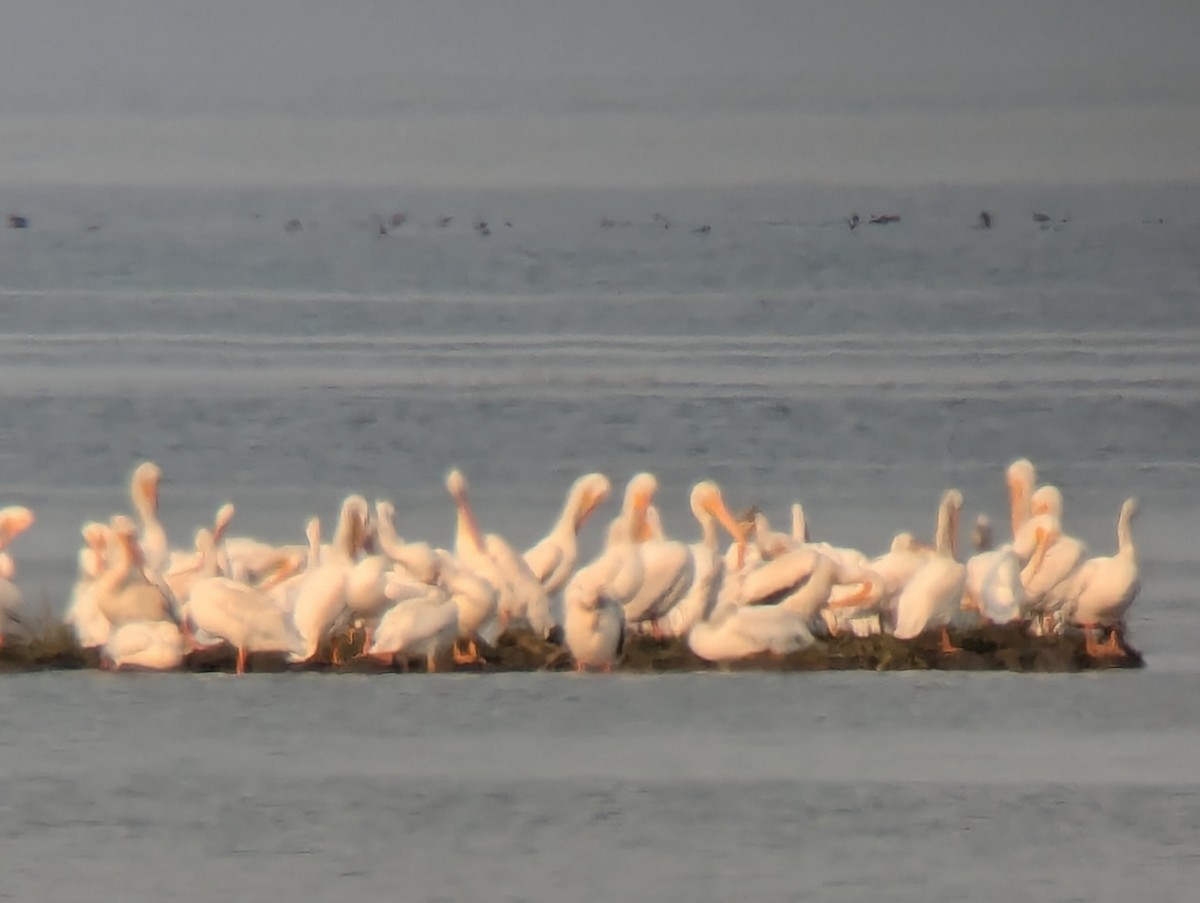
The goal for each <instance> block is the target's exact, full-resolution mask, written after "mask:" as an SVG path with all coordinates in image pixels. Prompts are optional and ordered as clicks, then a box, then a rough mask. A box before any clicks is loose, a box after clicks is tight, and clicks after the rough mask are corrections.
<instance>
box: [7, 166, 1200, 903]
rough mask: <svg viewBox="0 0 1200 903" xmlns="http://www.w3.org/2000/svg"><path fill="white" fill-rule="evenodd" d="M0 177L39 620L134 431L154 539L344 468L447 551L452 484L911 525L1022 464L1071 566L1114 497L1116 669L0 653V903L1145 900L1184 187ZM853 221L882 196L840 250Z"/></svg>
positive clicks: (1173, 652)
mask: <svg viewBox="0 0 1200 903" xmlns="http://www.w3.org/2000/svg"><path fill="white" fill-rule="evenodd" d="M6 203H10V204H11V205H12V206H13V209H21V210H23V211H27V212H28V213H29V215H30V216H31V219H32V222H33V226H34V227H33V228H32V229H30V230H28V231H24V232H18V231H14V230H0V399H2V402H0V427H2V429H3V434H4V436H5V440H4V444H3V447H2V448H0V494H2V498H3V501H4V502H5V503H16V502H20V503H24V504H29V505H31V506H32V507H34V508H35V509H36V511H37V514H38V523H37V525H36V527H35V528H34V529H33V530H32V531H31V532H30V533H29V534H28V535H26V536H23V537H22V538H21V539H20V540H19V542H18V544H17V545H16V547H15V549H14V551H15V553H16V558H17V562H18V567H19V569H20V571H19V573H20V577H21V584H22V586H23V588H24V590H25V593H26V595H27V597H29V599H30V600H31V602H33V603H34V604H36V603H37V601H38V600H39V599H40V598H41V597H43V596H44V597H45V598H46V599H47V600H48V601H49V603H50V604H51V605H52V606H60V605H61V604H62V602H63V600H65V597H66V594H67V592H68V590H69V587H70V583H71V580H72V567H73V559H74V554H75V551H76V548H77V541H78V540H77V537H78V533H77V531H78V527H79V525H80V524H81V523H82V521H83V520H85V519H89V518H93V517H106V516H108V515H109V514H110V513H112V512H113V511H115V510H119V509H121V508H123V507H124V506H125V505H126V504H127V502H126V500H125V489H124V483H125V480H126V477H127V474H128V472H129V470H130V469H131V468H132V466H133V465H134V464H135V463H136V462H137V460H139V459H140V458H143V457H151V458H154V459H156V460H158V461H159V462H160V463H161V464H162V466H163V469H164V472H165V481H164V485H163V490H162V500H163V516H164V520H165V522H166V525H167V528H168V531H169V534H170V536H171V538H172V540H173V542H175V543H177V544H185V543H186V542H187V538H188V537H189V535H190V533H191V531H192V530H193V529H194V528H195V526H196V525H197V524H198V523H200V522H202V521H204V520H206V519H208V518H210V517H211V514H212V512H213V511H214V510H215V509H216V507H217V506H218V504H219V503H221V502H222V501H225V500H226V499H231V500H233V501H235V502H236V503H237V504H238V518H237V521H236V522H235V524H236V529H237V530H240V531H244V532H246V533H249V534H256V535H264V536H267V537H269V538H275V539H279V540H285V539H286V540H293V541H295V540H299V539H300V537H301V535H302V534H301V530H302V526H303V522H304V519H305V518H306V517H307V516H309V515H311V514H314V513H317V514H320V515H322V516H323V517H324V518H326V519H327V520H328V519H331V518H332V516H333V514H334V512H335V511H336V507H337V505H338V503H339V501H340V499H341V497H342V496H343V495H344V494H346V493H347V492H349V491H360V492H363V493H366V494H367V495H368V496H372V497H373V496H377V495H387V496H390V497H393V498H394V499H395V500H396V503H397V510H398V524H399V526H400V529H401V531H402V532H403V533H404V534H405V535H407V536H413V537H417V538H425V539H429V540H431V541H434V542H446V541H448V539H449V535H450V530H451V524H452V519H451V516H450V506H449V504H448V500H447V498H446V496H445V492H444V489H443V488H442V485H441V480H442V476H443V474H444V472H445V470H446V468H447V466H448V465H449V464H451V463H456V464H458V465H460V466H462V467H463V468H464V470H465V472H466V473H467V475H468V476H469V477H470V478H471V480H472V489H473V496H474V498H475V501H476V505H477V508H478V510H479V513H480V518H481V520H482V522H483V524H484V526H485V527H486V528H488V529H491V530H496V531H499V532H503V533H505V534H506V535H508V536H509V537H510V538H511V539H512V540H513V541H514V543H516V544H525V543H527V542H530V541H532V540H533V539H535V538H536V537H537V536H539V535H540V533H541V532H543V531H544V530H545V529H546V527H547V526H548V524H549V523H550V521H551V520H552V518H553V516H554V513H555V509H556V506H557V505H558V504H559V503H560V501H561V495H562V492H563V490H564V489H565V487H566V486H567V484H568V483H569V482H570V480H571V479H573V478H574V477H575V476H576V475H578V474H579V473H582V472H584V471H586V470H591V469H600V470H603V471H605V472H606V473H608V474H609V475H610V476H611V477H612V478H613V479H614V481H617V482H622V481H623V480H625V479H626V478H627V477H628V476H629V475H631V474H632V473H634V472H636V471H637V470H641V469H649V470H653V471H655V472H656V473H657V474H658V475H659V477H660V480H661V482H662V490H661V498H662V502H663V508H664V517H665V519H666V522H667V527H668V529H669V530H671V531H672V532H673V533H678V534H683V535H688V534H690V533H691V531H692V529H693V528H692V527H691V526H689V520H690V519H689V518H688V517H687V515H686V507H685V499H686V493H687V490H688V488H689V486H690V484H691V483H692V482H694V481H695V480H697V479H700V478H703V477H713V478H715V479H717V480H719V481H720V482H721V484H722V486H723V488H724V490H725V494H726V498H727V500H728V501H729V503H730V505H731V507H733V508H735V509H736V508H740V507H742V506H745V505H748V504H752V503H753V504H759V505H761V506H762V507H763V508H764V510H765V511H766V512H767V513H768V514H769V515H770V516H771V517H772V518H773V519H774V520H776V521H778V522H783V523H786V519H787V515H788V511H787V508H788V504H789V503H790V501H791V500H793V499H800V500H803V501H804V503H805V506H806V510H807V512H808V514H809V516H810V518H811V520H812V522H813V524H814V526H815V528H816V531H817V533H819V534H820V535H821V536H822V537H828V538H830V539H831V540H833V541H836V542H839V543H847V544H856V545H861V546H862V547H864V548H867V549H869V550H877V549H881V548H882V547H884V546H885V545H886V543H887V541H888V540H889V538H890V536H891V535H892V534H893V533H894V532H896V531H898V530H901V529H912V530H915V531H917V532H919V533H924V534H928V533H929V532H931V531H932V521H933V513H934V505H935V503H936V500H937V496H938V493H939V492H940V491H941V490H942V489H943V488H945V487H946V486H949V485H957V486H960V487H961V488H962V489H963V490H964V493H965V495H966V499H967V509H968V515H969V516H973V514H974V513H975V512H978V511H987V512H989V513H990V514H991V515H992V517H993V519H994V520H995V521H996V522H997V524H998V525H1001V526H1002V525H1003V523H1004V507H1003V506H1004V501H1005V499H1004V486H1003V480H1002V468H1003V467H1004V465H1005V464H1007V463H1008V461H1010V460H1011V459H1013V458H1015V457H1017V456H1018V455H1028V456H1030V457H1031V458H1033V460H1034V461H1035V462H1037V464H1038V465H1039V468H1040V470H1041V475H1042V478H1043V479H1045V480H1048V481H1052V482H1055V483H1057V484H1058V485H1060V486H1061V487H1062V488H1063V490H1064V493H1065V495H1066V500H1067V519H1068V522H1069V524H1070V527H1071V529H1072V530H1073V531H1075V532H1077V533H1078V534H1079V535H1080V536H1081V537H1083V538H1084V539H1085V540H1086V541H1087V542H1088V543H1089V544H1090V545H1091V546H1092V548H1093V549H1095V550H1096V551H1097V552H1098V553H1101V554H1103V553H1107V552H1108V551H1109V550H1111V549H1112V548H1113V547H1114V543H1115V536H1114V522H1115V518H1116V512H1117V509H1118V507H1119V505H1120V503H1121V500H1122V499H1123V498H1125V497H1126V496H1127V495H1131V494H1136V495H1138V496H1139V497H1140V498H1141V499H1142V502H1143V509H1142V513H1141V515H1140V516H1139V520H1138V521H1137V524H1136V526H1135V532H1136V535H1137V539H1138V542H1139V546H1140V548H1141V549H1142V556H1143V557H1142V562H1143V568H1144V581H1143V583H1144V589H1143V593H1142V596H1141V597H1140V598H1139V600H1138V602H1137V603H1136V605H1135V606H1134V608H1133V610H1132V611H1131V639H1132V641H1133V642H1134V644H1135V645H1137V646H1138V647H1139V648H1141V649H1142V650H1143V651H1144V652H1145V653H1146V656H1147V662H1148V667H1147V670H1146V671H1144V672H1141V673H1137V674H1127V673H1122V674H1104V675H1099V674H1098V675H1078V676H1060V677H1052V678H1051V677H1036V676H1009V675H977V674H939V675H915V674H914V675H895V674H888V675H874V674H838V675H804V676H782V677H781V676H776V675H738V676H722V675H687V676H671V677H654V678H632V677H628V678H626V677H621V678H618V679H615V680H604V679H596V680H580V679H575V678H571V677H566V676H558V675H504V676H502V675H489V676H488V677H486V678H469V677H434V678H419V677H376V678H369V679H368V678H358V677H349V676H338V677H332V676H317V675H282V676H267V675H259V676H254V677H252V678H248V679H246V680H243V681H236V680H231V679H226V678H223V677H216V676H214V677H201V676H153V677H135V676H130V677H125V676H121V677H112V676H107V675H79V674H42V675H25V676H10V677H6V678H5V679H4V680H3V681H0V718H2V719H3V725H2V729H0V746H3V748H4V757H3V760H4V761H5V763H6V764H8V765H9V767H8V768H7V769H6V770H5V771H4V773H3V777H0V782H3V785H4V786H3V787H2V788H0V810H2V813H3V817H2V818H0V824H2V825H3V830H4V831H5V832H6V840H5V843H4V844H3V845H0V873H2V874H4V876H5V880H4V881H3V882H2V884H3V887H2V888H0V890H2V891H3V892H5V893H8V894H11V895H13V896H14V897H16V898H23V897H26V896H30V895H32V894H34V893H35V892H40V893H41V894H43V895H44V894H45V892H47V891H49V892H51V895H52V896H53V897H54V898H55V899H62V900H70V899H76V898H82V897H83V896H85V895H86V896H94V894H95V893H96V891H97V890H98V889H99V890H103V891H107V892H109V893H110V894H112V895H115V896H119V897H121V898H122V899H129V900H136V899H147V900H149V899H162V898H163V897H164V896H168V895H170V896H172V897H187V898H190V897H197V898H198V897H200V896H204V897H205V898H209V897H212V896H213V895H214V894H222V893H224V894H226V895H232V896H236V897H242V898H246V897H249V898H254V897H267V896H270V897H277V896H284V895H286V894H298V893H307V894H309V895H312V896H316V897H324V896H329V895H331V894H333V893H335V892H338V893H341V892H349V893H358V892H366V893H368V894H370V893H391V894H399V895H403V896H404V897H405V898H406V899H408V898H412V899H462V898H471V897H478V896H481V895H482V894H484V893H488V894H491V895H495V896H500V897H502V898H504V899H550V898H555V899H590V898H594V897H599V896H601V895H602V894H603V895H604V896H612V895H614V894H615V895H618V896H632V895H634V894H637V895H639V896H642V897H648V898H651V899H678V898H680V897H693V898H699V899H714V900H716V899H728V898H730V897H733V896H738V897H748V898H755V899H767V898H773V899H775V898H779V897H780V896H784V897H800V896H805V895H808V894H811V893H812V892H814V891H819V892H820V893H821V895H822V896H823V897H825V896H828V897H833V898H844V899H862V898H864V897H872V898H880V899H922V900H925V899H930V898H931V897H950V896H970V898H971V899H983V900H991V899H996V900H999V899H1011V898H1012V896H1013V890H1014V886H1019V887H1020V890H1021V895H1022V896H1025V897H1028V898H1031V899H1097V900H1108V899H1112V900H1117V899H1127V898H1129V897H1131V896H1133V895H1135V894H1137V893H1138V892H1142V894H1143V895H1145V896H1152V897H1154V898H1155V899H1189V898H1190V895H1189V894H1188V893H1186V889H1187V888H1188V887H1189V884H1194V882H1195V879H1196V877H1197V876H1198V874H1200V859H1198V857H1197V854H1196V852H1195V850H1194V846H1195V844H1194V836H1195V832H1196V828H1197V820H1198V819H1200V805H1198V804H1200V799H1198V797H1197V784H1196V778H1195V776H1196V775H1197V774H1200V768H1197V767H1196V766H1197V764H1198V762H1197V754H1196V753H1195V750H1196V749H1197V748H1200V747H1198V745H1197V743H1196V740H1197V733H1198V731H1200V709H1198V708H1197V703H1196V701H1195V700H1197V699H1200V695H1198V694H1197V693H1196V690H1197V689H1198V688H1197V686H1196V684H1197V680H1198V675H1200V668H1198V667H1197V658H1196V655H1195V652H1194V650H1195V648H1196V645H1197V642H1200V613H1198V612H1197V608H1196V605H1195V600H1194V595H1193V587H1194V585H1195V580H1196V578H1197V571H1198V569H1200V568H1198V566H1197V561H1196V554H1195V541H1194V537H1195V535H1196V527H1197V517H1196V513H1195V512H1196V511H1197V510H1198V502H1200V498H1198V494H1197V489H1196V475H1197V465H1196V461H1197V450H1198V449H1200V430H1198V427H1197V423H1200V419H1198V418H1197V413H1198V406H1200V325H1198V322H1200V321H1197V320H1196V317H1195V313H1194V312H1195V310H1196V309H1197V302H1200V258H1197V257H1196V255H1195V253H1194V249H1195V247H1196V240H1197V238H1198V237H1200V190H1197V189H1196V188H1193V187H1180V186H1165V187H1161V188H1152V189H1136V190H1135V189H1119V188H1105V189H1101V188H1094V189H1076V190H1070V191H1067V190H1059V191H1050V192H1048V191H1044V190H1034V189H1028V190H1024V189H1020V188H1009V189H1003V190H1001V189H985V188H980V189H969V188H958V189H953V190H951V189H923V190H920V191H911V192H902V191H888V192H882V191H866V190H854V189H844V190H840V191H835V190H830V189H819V190H818V189H810V188H779V189H771V190H765V189H764V190H757V189H745V190H738V191H733V190H730V191H692V192H660V193H645V192H643V193H637V194H634V193H620V192H607V193H603V194H601V193H593V192H566V191H563V192H510V193H503V192H495V193H490V194H479V193H466V192H461V193H457V194H455V193H441V194H430V193H427V194H415V195H405V196H400V195H399V193H397V192H395V191H389V192H367V191H334V190H328V191H315V190H314V191H292V192H285V191H278V192H224V193H222V192H198V191H197V192H189V191H186V190H174V191H151V190H129V191H116V190H71V191H66V190H54V189H36V190H35V189H27V190H25V191H24V192H23V193H22V192H10V194H9V195H8V196H7V199H6ZM984 207H986V208H987V209H989V210H991V211H992V212H993V213H994V214H995V217H996V219H995V222H996V225H995V228H993V229H991V230H982V229H977V228H973V225H974V223H975V222H976V218H977V216H978V212H979V210H980V209H981V208H984ZM396 209H403V210H405V211H406V212H407V213H408V214H409V221H408V222H407V223H405V225H404V226H402V227H400V228H399V229H398V230H396V231H395V232H394V233H393V234H391V235H388V236H380V235H378V234H377V232H378V229H377V227H376V226H375V224H374V220H373V218H372V217H373V215H374V214H378V215H381V216H387V215H390V213H391V212H393V211H394V210H396ZM854 209H857V210H859V211H860V212H861V213H864V214H866V213H867V212H872V211H875V210H896V211H898V212H901V213H902V214H903V219H902V220H901V222H899V223H896V224H893V225H890V226H887V227H871V226H867V225H863V226H860V227H859V228H858V229H857V230H855V231H854V232H851V231H850V230H849V229H848V228H847V227H846V225H845V222H844V218H845V216H846V215H847V214H848V212H849V211H851V210H854ZM1031 209H1039V210H1041V209H1044V210H1047V211H1048V212H1051V213H1053V214H1054V215H1055V218H1056V219H1059V220H1061V219H1068V220H1069V221H1068V222H1065V223H1064V222H1057V223H1055V225H1054V226H1053V227H1052V228H1039V227H1038V226H1036V225H1035V224H1034V223H1033V222H1032V221H1031V218H1030V215H1029V213H1030V210H1031ZM659 212H661V213H663V214H665V215H666V216H667V217H668V218H669V219H670V221H671V226H670V228H664V227H663V225H662V222H661V221H655V219H654V214H655V213H659ZM443 215H453V216H454V220H453V222H451V223H450V224H449V225H447V226H446V227H444V228H441V227H439V226H438V225H437V219H438V217H440V216H443ZM293 217H295V218H298V219H299V220H301V222H302V229H301V230H300V231H299V232H286V231H285V230H284V228H283V224H284V223H285V222H286V221H287V220H289V219H291V218H293ZM604 217H609V218H611V219H612V220H613V221H614V222H615V223H616V224H615V225H613V226H611V227H604V226H602V225H601V220H602V218H604ZM480 218H486V219H487V220H488V221H489V223H490V227H491V232H492V234H491V235H490V236H487V237H484V236H482V235H479V234H477V232H476V230H475V229H474V228H473V224H474V223H475V222H476V221H477V220H478V219H480ZM1160 218H1161V219H1162V220H1163V221H1162V222H1161V223H1160V222H1159V221H1158V220H1159V219H1160ZM506 222H511V223H512V225H511V226H507V225H505V223H506ZM626 222H628V225H624V223H626ZM704 224H708V225H710V226H711V227H712V228H711V231H709V232H705V233H698V232H694V231H693V230H694V229H695V228H697V227H699V226H701V225H704ZM88 226H99V228H98V229H94V230H90V231H89V230H88V228H87V227H88ZM235 532H236V530H235ZM598 533H599V528H598V527H597V526H596V525H594V524H593V525H590V527H589V532H588V534H587V536H586V537H585V544H586V545H587V546H588V548H594V545H595V542H596V535H597V534H598ZM9 763H11V764H9Z"/></svg>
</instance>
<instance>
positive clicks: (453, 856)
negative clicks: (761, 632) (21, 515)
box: [0, 671, 1200, 901]
mask: <svg viewBox="0 0 1200 903" xmlns="http://www.w3.org/2000/svg"><path fill="white" fill-rule="evenodd" d="M1197 689H1198V687H1197V685H1196V676H1195V675H1192V674H1189V675H1182V676H1181V675H1169V676H1164V675H1160V674H1155V673H1153V672H1152V671H1151V672H1145V673H1141V674H1129V675H1093V676H1073V677H1051V678H1032V679H1031V678H1028V677H1022V676H1013V675H970V676H967V675H953V674H934V675H929V674H923V675H886V676H884V675H869V674H836V675H835V674H825V675H813V676H809V677H806V678H804V679H801V680H797V679H794V678H789V677H780V676H777V675H753V674H743V675H737V676H733V675H675V676H663V677H653V678H646V677H639V678H627V677H618V678H615V679H611V680H609V679H589V678H585V679H580V678H575V677H573V676H566V675H491V676H488V677H487V678H483V679H480V678H472V677H440V678H404V677H395V676H391V677H378V678H355V677H337V678H329V677H323V676H315V675H312V676H305V675H276V676H258V677H254V678H251V679H246V680H236V679H232V678H229V677H227V676H223V675H222V676H212V677H196V676H191V675H177V676H157V675H156V676H138V677H135V676H129V677H111V676H107V675H94V674H88V675H81V674H71V675H65V674H64V675H56V676H47V675H27V676H17V677H13V678H9V679H6V680H5V681H4V682H3V686H2V687H0V692H2V693H3V695H4V703H5V704H4V709H5V711H6V712H7V713H8V714H7V716H6V718H5V721H6V724H5V730H4V731H3V734H2V736H3V738H4V739H3V740H2V741H0V743H2V744H3V745H4V746H5V747H6V749H5V753H6V755H5V759H6V761H8V762H11V763H12V765H11V766H10V767H9V768H8V769H6V772H5V776H4V778H3V779H0V799H2V800H3V802H2V803H0V810H3V814H4V818H3V824H4V825H5V833H6V837H5V843H4V847H3V849H4V852H3V854H0V855H2V856H3V862H4V867H5V868H4V871H5V876H6V878H5V885H6V891H7V892H8V893H10V894H12V895H14V896H15V897H16V898H18V899H20V898H24V897H26V896H30V895H33V894H35V893H36V892H38V891H41V892H43V893H45V892H50V893H52V894H53V896H54V897H55V898H56V899H62V900H72V899H83V898H85V897H91V896H94V894H95V893H96V891H97V890H98V889H103V890H105V891H107V892H110V893H115V894H117V895H119V896H120V897H121V898H122V899H128V900H143V899H144V900H152V899H162V898H164V897H170V898H172V899H211V898H212V897H213V896H214V895H217V896H220V895H232V896H236V897H240V898H243V899H245V898H251V899H253V898H258V897H270V898H278V897H282V896H292V895H305V896H309V897H315V898H328V897H330V896H332V895H334V894H339V895H342V894H347V893H348V894H369V895H374V894H399V895H401V896H403V897H404V898H405V899H423V900H454V899H473V898H479V897H481V896H484V895H487V896H491V897H495V898H498V899H560V898H561V899H580V900H587V899H601V898H611V896H612V895H613V894H617V895H621V896H634V895H636V896H639V897H645V898H649V899H664V900H665V899H679V898H681V897H688V898H693V897H694V898H697V899H703V900H724V899H730V898H731V897H734V896H736V897H739V898H742V897H744V898H748V899H755V900H758V899H762V900H767V899H779V898H780V897H783V898H787V899H799V898H804V897H807V896H809V895H811V894H813V893H820V894H821V896H822V897H825V896H829V897H833V898H835V899H847V900H849V899H861V898H862V897H863V896H864V895H869V896H870V897H871V898H880V899H887V900H918V899H929V898H930V897H931V896H933V897H943V896H947V897H948V896H969V897H970V898H971V899H978V900H985V901H987V900H997V901H999V900H1007V899H1011V896H1012V893H1013V888H1014V886H1017V887H1020V888H1021V889H1022V893H1023V894H1025V895H1027V896H1029V897H1030V898H1035V899H1046V900H1068V899H1081V898H1082V899H1092V900H1104V901H1107V900H1114V901H1115V900H1122V899H1128V897H1129V896H1130V895H1131V894H1137V893H1139V892H1140V893H1142V894H1148V895H1150V896H1153V897H1154V898H1155V899H1178V900H1184V899H1190V889H1189V885H1193V884H1194V881H1195V879H1196V877H1197V874H1198V873H1200V856H1198V854H1197V852H1196V849H1195V843H1194V839H1195V833H1196V831H1197V829H1198V828H1200V785H1198V783H1197V779H1196V776H1197V774H1200V769H1197V767H1196V766H1197V757H1196V752H1195V750H1196V749H1197V740H1200V704H1198V703H1197V702H1196V700H1197V699H1198V698H1200V695H1198V694H1197V693H1196V692H1195V691H1196V690H1197ZM49 713H54V716H55V717H54V718H53V719H51V718H49V717H48V715H49Z"/></svg>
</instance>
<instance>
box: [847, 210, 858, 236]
mask: <svg viewBox="0 0 1200 903" xmlns="http://www.w3.org/2000/svg"><path fill="white" fill-rule="evenodd" d="M847 224H848V225H849V226H850V231H851V232H853V231H854V230H855V229H856V228H858V214H857V213H851V214H850V219H849V220H848V221H847Z"/></svg>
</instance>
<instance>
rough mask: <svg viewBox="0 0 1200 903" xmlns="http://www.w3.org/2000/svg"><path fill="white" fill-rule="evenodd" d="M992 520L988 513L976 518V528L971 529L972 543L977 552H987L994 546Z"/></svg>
mask: <svg viewBox="0 0 1200 903" xmlns="http://www.w3.org/2000/svg"><path fill="white" fill-rule="evenodd" d="M992 544H993V540H992V520H991V518H990V517H988V516H987V515H986V514H981V515H979V516H978V517H977V518H975V528H974V529H973V530H972V531H971V545H973V546H974V547H975V551H976V552H987V551H989V550H990V549H991V548H992Z"/></svg>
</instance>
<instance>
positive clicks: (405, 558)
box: [375, 499, 438, 583]
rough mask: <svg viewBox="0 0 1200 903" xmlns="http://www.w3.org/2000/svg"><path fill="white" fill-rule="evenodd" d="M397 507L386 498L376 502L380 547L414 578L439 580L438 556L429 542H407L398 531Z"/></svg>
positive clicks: (376, 521)
mask: <svg viewBox="0 0 1200 903" xmlns="http://www.w3.org/2000/svg"><path fill="white" fill-rule="evenodd" d="M395 518H396V508H395V506H394V505H393V504H392V503H391V502H389V501H387V500H385V499H378V500H376V502H375V529H376V533H377V537H376V538H377V539H378V541H379V549H380V551H382V552H383V554H385V555H387V556H388V557H389V558H391V559H392V561H394V562H395V563H396V564H398V565H400V567H402V568H403V569H404V570H405V571H407V572H408V574H409V575H411V576H412V577H413V578H414V579H416V580H419V581H421V582H422V583H435V582H436V581H437V574H438V570H437V556H436V555H435V554H434V552H433V549H432V548H431V547H430V546H429V543H427V542H405V541H404V540H402V539H401V538H400V537H399V536H398V535H397V533H396V520H395Z"/></svg>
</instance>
